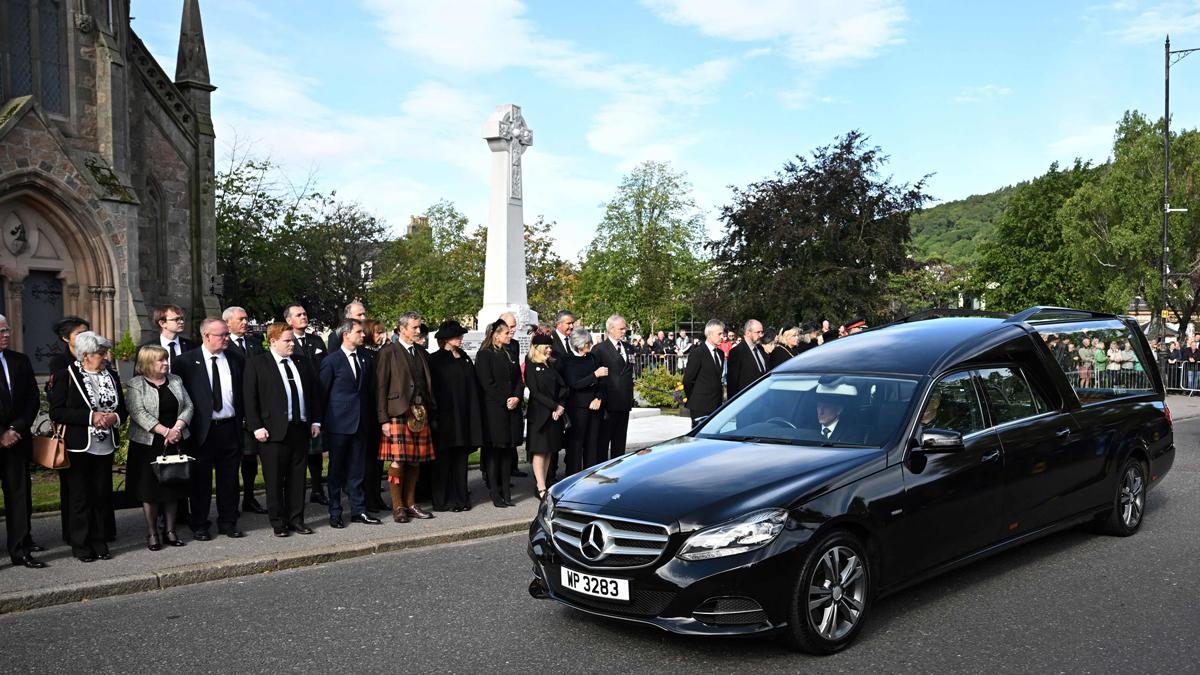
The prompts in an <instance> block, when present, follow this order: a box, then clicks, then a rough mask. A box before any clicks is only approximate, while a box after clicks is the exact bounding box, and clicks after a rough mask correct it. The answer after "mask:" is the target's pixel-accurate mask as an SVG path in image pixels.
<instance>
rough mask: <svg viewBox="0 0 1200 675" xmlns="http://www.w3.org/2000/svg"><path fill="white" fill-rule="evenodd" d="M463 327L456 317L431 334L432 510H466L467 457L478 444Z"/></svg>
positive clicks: (479, 423)
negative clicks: (433, 412) (433, 408)
mask: <svg viewBox="0 0 1200 675" xmlns="http://www.w3.org/2000/svg"><path fill="white" fill-rule="evenodd" d="M466 334H467V329H466V328H463V326H462V324H460V323H459V322H457V321H453V320H450V321H443V322H442V325H441V326H438V329H437V332H436V333H434V335H433V338H434V339H435V340H437V343H438V350H437V351H436V352H434V353H433V354H432V355H430V357H429V374H430V378H431V379H432V380H433V397H434V399H435V400H436V401H437V402H438V407H437V413H436V416H435V417H436V422H437V424H436V425H435V426H434V431H433V446H434V448H435V449H436V450H437V457H436V458H435V459H434V460H433V482H432V484H431V486H430V492H431V493H432V497H433V510H434V511H446V510H450V511H456V512H457V511H469V510H470V509H471V502H470V500H469V499H468V498H467V457H468V456H470V454H471V452H472V451H473V450H474V449H475V448H478V447H479V446H481V445H482V444H483V419H482V414H483V410H482V408H481V407H480V400H479V399H480V391H479V376H478V375H476V373H475V364H473V363H472V362H471V357H469V356H467V354H466V352H464V351H463V350H462V340H463V336H464V335H466Z"/></svg>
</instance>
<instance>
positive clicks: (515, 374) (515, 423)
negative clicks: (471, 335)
mask: <svg viewBox="0 0 1200 675" xmlns="http://www.w3.org/2000/svg"><path fill="white" fill-rule="evenodd" d="M475 373H476V374H477V375H478V376H479V386H480V388H481V390H482V391H483V444H484V445H486V446H490V447H497V448H515V447H517V446H518V445H520V444H521V439H522V436H523V435H524V431H525V430H524V428H523V425H522V424H521V404H520V403H519V402H518V403H517V407H516V408H515V409H513V410H509V409H508V407H507V406H506V405H505V402H506V401H507V400H508V399H509V398H511V397H513V396H516V397H517V398H518V399H520V398H522V396H521V395H522V394H523V393H524V387H523V386H522V385H521V368H520V366H518V365H517V364H516V363H515V362H514V361H512V360H510V359H509V356H508V354H507V353H506V352H504V351H502V350H499V349H481V350H479V353H478V354H476V355H475Z"/></svg>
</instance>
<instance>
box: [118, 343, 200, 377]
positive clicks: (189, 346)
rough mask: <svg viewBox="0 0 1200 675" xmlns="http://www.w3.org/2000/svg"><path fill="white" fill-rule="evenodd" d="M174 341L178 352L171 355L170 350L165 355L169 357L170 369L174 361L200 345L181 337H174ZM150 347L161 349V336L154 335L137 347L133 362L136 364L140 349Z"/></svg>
mask: <svg viewBox="0 0 1200 675" xmlns="http://www.w3.org/2000/svg"><path fill="white" fill-rule="evenodd" d="M175 341H176V342H178V343H179V351H177V352H175V353H174V354H171V350H170V349H168V350H167V354H168V355H169V356H171V367H172V368H174V367H175V359H177V358H179V357H180V356H181V355H183V353H184V352H190V351H192V350H193V349H196V348H197V347H199V346H200V345H198V344H196V343H195V342H192V341H191V340H189V339H187V338H185V337H183V336H182V335H177V336H175ZM151 346H153V347H162V335H161V334H159V335H155V336H154V337H152V338H150V339H149V340H146V341H145V342H143V343H142V344H140V345H138V348H137V352H135V353H134V355H133V362H134V363H137V360H138V356H139V355H140V354H141V353H142V347H151ZM172 372H173V371H172Z"/></svg>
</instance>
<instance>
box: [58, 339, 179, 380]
mask: <svg viewBox="0 0 1200 675" xmlns="http://www.w3.org/2000/svg"><path fill="white" fill-rule="evenodd" d="M159 337H160V336H159V335H155V336H154V337H152V338H150V339H149V340H146V341H145V342H143V343H142V344H140V345H138V348H137V351H136V352H134V353H133V362H134V363H137V361H138V356H140V355H141V353H142V347H151V346H153V347H161V346H162V341H161V340H160V339H159ZM175 339H176V340H177V341H178V342H179V354H176V355H175V357H176V358H178V357H179V356H180V355H181V354H183V353H184V352H190V351H192V350H193V349H196V348H197V347H199V346H200V345H198V344H196V343H195V342H192V341H191V340H189V339H187V338H185V337H183V336H182V335H178V336H176V337H175ZM170 354H171V350H169V349H168V350H167V355H168V356H170ZM67 358H68V359H70V360H71V361H72V362H73V361H74V359H73V358H71V356H70V354H68V355H67ZM171 367H172V368H174V367H175V363H174V362H172V363H171ZM51 372H53V371H51Z"/></svg>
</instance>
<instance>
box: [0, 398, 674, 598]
mask: <svg viewBox="0 0 1200 675" xmlns="http://www.w3.org/2000/svg"><path fill="white" fill-rule="evenodd" d="M629 426H630V431H629V447H630V448H631V449H635V448H639V447H645V446H648V445H653V444H654V443H657V442H661V441H663V440H666V439H669V438H673V437H675V436H679V435H681V434H684V433H686V432H687V431H688V430H689V429H690V428H691V424H690V422H689V420H687V418H680V417H673V416H649V417H639V418H637V419H633V420H631V421H630V425H629ZM523 456H524V454H523V451H522V457H523ZM522 468H524V469H525V470H526V471H529V470H530V469H529V467H528V465H524V466H523V467H522ZM468 485H469V489H470V490H471V499H472V502H473V503H474V504H475V507H474V508H473V509H472V510H471V511H468V512H465V513H449V512H447V513H437V514H435V516H436V517H435V518H433V519H431V520H419V521H413V522H411V523H406V524H398V523H394V522H392V520H391V514H390V513H380V514H378V515H379V517H380V518H382V519H383V520H384V524H382V525H358V524H348V525H347V526H346V528H345V529H342V530H335V529H333V528H331V527H330V526H329V512H328V509H327V508H326V507H323V506H320V505H317V504H309V505H308V509H307V511H306V520H307V524H308V526H309V527H311V528H313V529H314V530H315V531H316V532H315V534H312V535H309V536H300V535H297V534H293V535H292V536H290V537H287V538H277V537H274V536H272V534H271V526H270V524H269V523H268V522H267V517H266V516H265V515H261V516H260V515H254V514H243V516H242V519H241V521H240V522H239V525H240V526H241V528H242V530H243V531H244V532H245V533H246V536H245V537H243V538H241V539H229V538H227V537H223V536H219V535H218V536H216V537H215V538H214V539H213V540H212V541H207V542H204V541H193V540H192V539H191V531H190V530H189V529H188V528H187V527H186V526H180V527H179V533H180V535H181V536H182V537H183V538H184V540H186V541H187V542H188V543H187V546H184V547H180V548H173V547H166V548H164V549H163V550H161V551H154V552H152V551H149V550H147V548H146V544H145V542H146V526H145V520H144V518H143V517H142V513H141V510H140V509H125V510H122V511H119V512H118V513H117V541H116V542H115V543H113V544H110V545H109V548H110V551H111V552H112V553H113V559H112V560H107V561H106V560H98V561H96V562H93V563H81V562H79V561H78V560H76V559H75V558H73V557H72V556H71V550H70V547H68V546H67V545H65V544H63V543H62V539H61V531H60V528H59V518H58V514H57V513H53V514H44V515H41V516H40V517H35V518H34V521H33V536H34V539H35V540H36V541H37V542H38V543H39V544H41V545H42V546H46V547H47V548H48V549H49V550H48V551H46V552H44V553H40V554H37V555H38V558H39V559H40V560H42V561H44V562H46V563H47V565H48V567H47V568H45V569H40V570H31V569H26V568H24V567H19V568H18V567H11V566H8V565H5V566H3V567H0V614H3V613H8V612H16V611H22V610H26V609H34V608H37V607H47V606H50V605H57V604H63V603H67V602H77V601H80V600H85V599H91V598H99V597H105V596H111V595H121V594H126V593H138V592H142V591H152V590H159V589H163V588H169V587H172V586H181V585H186V584H193V583H199V582H203V581H210V580H214V579H224V578H229V577H237V576H244V575H247V574H256V573H261V572H272V571H276V570H282V569H288V568H292V567H301V566H306V565H314V564H319V563H322V562H328V561H331V560H340V559H345V558H354V557H360V556H367V555H375V554H379V553H386V552H389V551H395V550H399V549H404V548H414V547H418V546H429V545H433V544H441V543H447V542H453V541H461V540H465V539H474V538H479V537H487V536H491V535H495V534H504V533H508V532H517V531H520V530H523V529H525V528H526V527H528V525H529V522H530V521H531V520H532V519H533V517H534V514H535V513H536V512H537V499H536V498H535V497H534V495H533V491H534V484H533V478H532V476H530V477H529V478H518V479H514V480H513V500H514V501H515V502H517V506H516V507H512V508H496V507H494V506H492V503H491V500H490V499H489V498H488V497H487V489H486V488H485V487H484V485H483V481H482V479H481V477H480V474H479V472H478V471H476V470H474V469H472V470H471V471H470V474H469V481H468ZM259 501H262V498H261V496H260V499H259ZM344 517H345V518H347V519H348V518H349V510H348V508H347V509H345V515H344ZM215 532H216V529H215V527H214V529H213V533H214V534H215Z"/></svg>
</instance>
